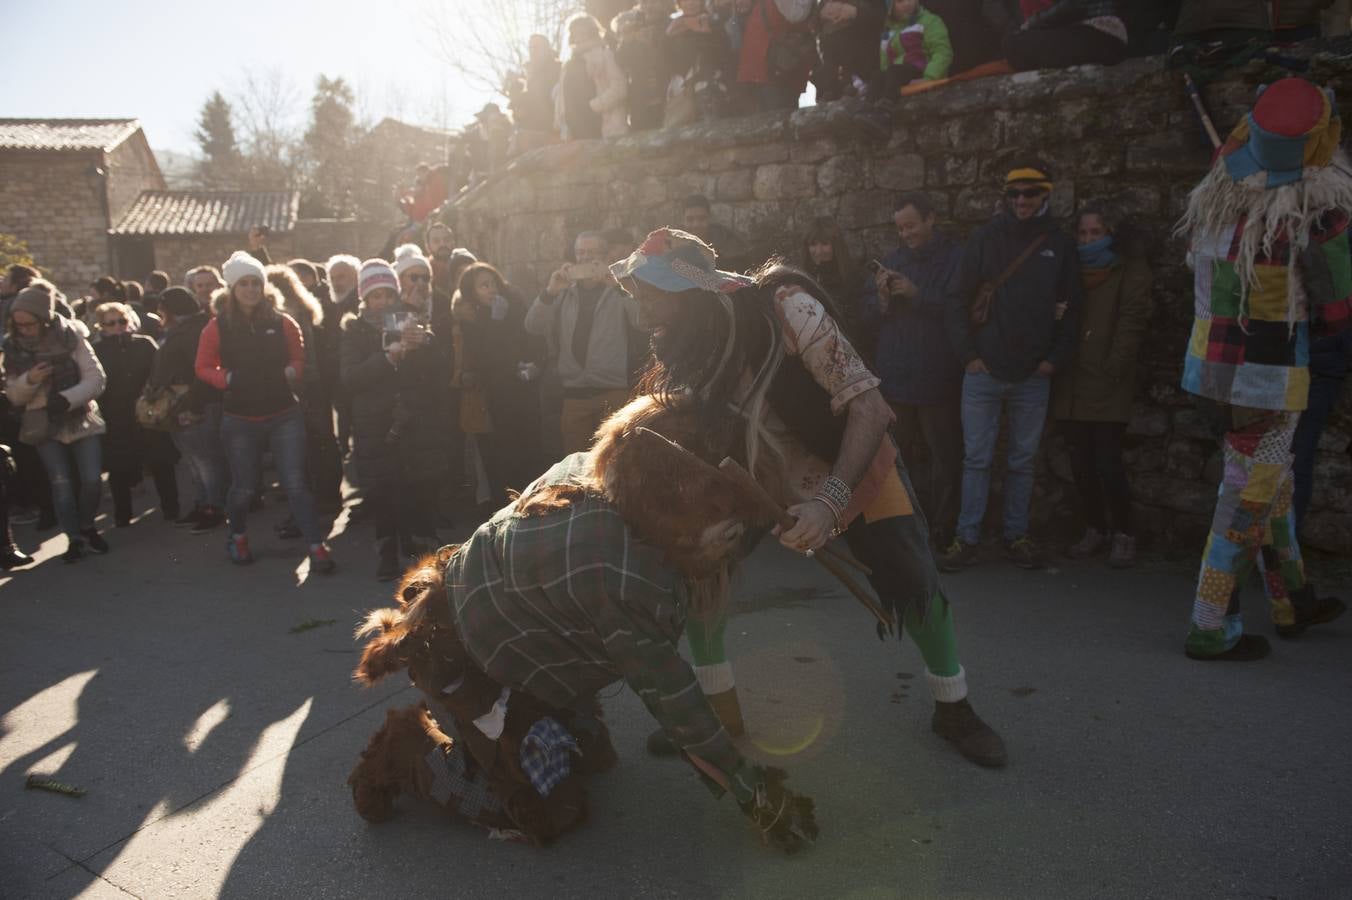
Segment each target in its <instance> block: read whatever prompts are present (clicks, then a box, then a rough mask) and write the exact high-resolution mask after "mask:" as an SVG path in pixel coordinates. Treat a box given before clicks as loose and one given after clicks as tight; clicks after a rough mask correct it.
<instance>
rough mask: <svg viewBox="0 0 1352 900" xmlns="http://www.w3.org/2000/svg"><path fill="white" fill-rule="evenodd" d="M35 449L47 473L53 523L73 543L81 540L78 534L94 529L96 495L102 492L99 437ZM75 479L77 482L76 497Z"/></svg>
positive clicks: (50, 443) (101, 440) (48, 444)
mask: <svg viewBox="0 0 1352 900" xmlns="http://www.w3.org/2000/svg"><path fill="white" fill-rule="evenodd" d="M37 449H38V456H40V457H42V465H43V468H45V469H46V470H47V480H48V481H50V482H51V485H52V502H53V504H54V505H55V506H56V521H57V522H58V523H60V525H61V530H62V531H64V532H65V533H66V537H68V538H70V539H71V540H73V541H77V540H83V538H82V537H81V536H80V532H81V531H88V530H89V529H91V528H93V527H94V516H95V515H97V514H98V511H99V494H100V493H101V492H102V490H103V481H102V479H103V438H102V436H100V435H94V436H92V437H87V438H82V439H81V440H78V441H76V442H74V443H73V444H63V443H61V442H60V441H43V442H42V443H41V444H39V445H38V448H37ZM77 478H78V479H79V482H80V487H79V493H78V495H77V493H76V488H75V481H76V479H77Z"/></svg>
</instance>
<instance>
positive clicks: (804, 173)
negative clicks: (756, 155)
mask: <svg viewBox="0 0 1352 900" xmlns="http://www.w3.org/2000/svg"><path fill="white" fill-rule="evenodd" d="M751 190H752V194H753V195H754V196H755V198H756V199H757V200H786V199H792V198H795V197H811V196H812V195H813V194H815V193H816V191H817V172H816V168H815V167H814V166H809V165H807V164H804V163H788V164H784V165H765V166H761V167H760V168H758V169H757V170H756V178H755V181H754V182H753V183H752V188H751Z"/></svg>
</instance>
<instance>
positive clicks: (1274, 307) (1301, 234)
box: [1179, 78, 1352, 661]
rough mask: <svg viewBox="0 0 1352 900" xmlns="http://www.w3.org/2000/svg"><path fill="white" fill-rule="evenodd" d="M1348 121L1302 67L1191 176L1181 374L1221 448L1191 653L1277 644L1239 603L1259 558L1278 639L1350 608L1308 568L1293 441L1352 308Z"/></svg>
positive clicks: (1224, 655)
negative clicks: (1319, 348)
mask: <svg viewBox="0 0 1352 900" xmlns="http://www.w3.org/2000/svg"><path fill="white" fill-rule="evenodd" d="M1339 135H1340V127H1339V120H1338V108H1337V106H1336V103H1335V101H1334V100H1333V98H1332V96H1331V95H1327V94H1325V93H1324V92H1323V91H1321V90H1320V89H1319V88H1317V87H1315V86H1314V85H1313V84H1310V83H1309V82H1308V81H1304V80H1302V79H1299V78H1286V79H1283V80H1282V81H1279V82H1277V83H1276V84H1273V85H1271V86H1270V87H1268V88H1267V89H1266V90H1264V91H1262V92H1261V93H1260V94H1259V98H1258V102H1257V103H1256V104H1255V105H1254V107H1253V110H1252V111H1251V112H1250V113H1249V115H1248V116H1246V117H1245V119H1244V121H1243V122H1241V123H1240V124H1239V126H1238V127H1237V128H1236V129H1235V130H1234V132H1233V133H1232V134H1231V135H1230V139H1229V140H1228V141H1227V142H1226V144H1225V146H1224V147H1222V148H1221V151H1220V153H1219V155H1218V156H1217V159H1216V162H1215V164H1214V165H1213V166H1212V168H1211V172H1210V173H1209V174H1208V175H1207V176H1206V178H1205V179H1203V181H1202V183H1201V184H1200V185H1198V186H1197V188H1196V189H1194V190H1193V192H1192V196H1191V197H1190V198H1189V201H1188V209H1187V213H1186V214H1185V215H1184V217H1183V220H1182V222H1181V223H1180V226H1179V231H1180V232H1181V233H1183V234H1186V235H1187V236H1188V237H1189V238H1190V240H1191V252H1190V261H1191V263H1192V265H1193V267H1194V269H1195V271H1196V279H1195V283H1196V318H1195V319H1194V321H1193V327H1192V339H1191V341H1190V343H1189V345H1188V353H1187V358H1186V360H1185V363H1184V370H1183V388H1184V390H1187V391H1188V392H1189V393H1192V394H1196V395H1197V396H1198V397H1201V398H1203V399H1202V408H1203V409H1204V410H1205V411H1206V412H1207V413H1208V414H1210V415H1213V416H1214V419H1215V421H1216V423H1217V425H1216V430H1217V432H1218V434H1223V438H1222V445H1223V451H1224V454H1225V469H1224V475H1223V476H1222V480H1221V485H1220V491H1219V496H1218V498H1217V501H1216V511H1215V514H1214V516H1213V518H1212V522H1211V535H1210V537H1209V538H1208V539H1207V544H1206V549H1205V550H1204V551H1203V554H1202V569H1201V574H1200V576H1199V577H1198V581H1197V594H1196V597H1195V598H1194V600H1193V606H1192V628H1191V630H1190V631H1189V633H1188V638H1187V641H1186V643H1185V647H1184V649H1185V652H1186V653H1187V655H1188V656H1189V657H1191V658H1193V659H1200V660H1240V661H1246V660H1254V659H1261V658H1262V657H1264V656H1266V655H1267V654H1268V652H1269V649H1270V648H1269V646H1268V642H1267V640H1266V639H1264V638H1263V637H1261V636H1259V635H1251V634H1245V633H1244V626H1243V623H1242V621H1241V619H1240V613H1239V588H1240V586H1241V585H1242V584H1243V581H1244V578H1245V576H1246V575H1247V574H1248V573H1249V572H1250V571H1252V568H1253V566H1254V565H1255V564H1257V566H1258V567H1259V569H1260V571H1261V572H1262V574H1263V587H1264V590H1265V591H1266V592H1267V597H1268V602H1269V604H1270V607H1271V613H1272V621H1273V623H1274V624H1275V625H1276V629H1277V633H1278V634H1279V635H1281V636H1282V637H1295V636H1296V635H1298V634H1300V633H1301V632H1303V631H1304V630H1305V629H1306V628H1307V627H1309V626H1310V625H1318V624H1321V623H1324V622H1329V621H1332V620H1333V619H1334V618H1337V617H1338V616H1339V615H1341V614H1342V612H1343V609H1344V606H1343V604H1342V603H1341V602H1340V601H1338V600H1337V599H1336V598H1324V599H1318V598H1316V597H1315V595H1314V591H1313V590H1312V589H1311V588H1310V586H1309V585H1308V584H1306V582H1305V572H1304V568H1303V566H1302V564H1301V558H1300V546H1299V544H1298V543H1297V540H1296V533H1295V527H1294V521H1293V519H1292V516H1291V497H1292V487H1293V479H1292V474H1291V453H1290V448H1291V438H1292V435H1293V434H1294V433H1295V430H1296V424H1297V422H1298V421H1299V419H1300V412H1301V410H1303V409H1305V406H1306V402H1307V397H1308V394H1309V384H1310V375H1309V369H1308V364H1309V352H1310V336H1311V333H1312V332H1313V334H1314V335H1315V336H1316V337H1324V336H1330V335H1335V334H1337V333H1338V332H1340V331H1342V330H1343V329H1345V328H1346V327H1348V325H1349V317H1350V315H1352V272H1350V271H1349V257H1348V234H1347V223H1348V213H1349V210H1352V170H1349V167H1348V159H1347V156H1346V154H1344V153H1343V151H1341V150H1340V149H1338V140H1339Z"/></svg>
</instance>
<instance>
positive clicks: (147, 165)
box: [103, 130, 166, 223]
mask: <svg viewBox="0 0 1352 900" xmlns="http://www.w3.org/2000/svg"><path fill="white" fill-rule="evenodd" d="M103 167H104V169H105V171H106V172H107V173H108V175H107V179H108V221H109V222H110V223H117V222H120V221H122V216H123V214H125V213H126V211H127V210H129V209H131V205H132V204H133V203H135V202H136V198H137V197H139V196H141V192H142V191H162V190H165V189H166V185H165V183H164V176H163V175H161V174H160V167H159V163H157V162H155V154H154V153H152V152H151V151H150V145H149V144H148V143H146V136H145V132H143V131H140V130H138V131H136V133H135V134H133V135H132V136H131V137H129V138H127V139H126V140H125V141H123V142H122V143H121V144H118V145H117V146H116V147H115V148H113V150H112V152H111V153H108V154H107V155H106V156H105V157H104V162H103Z"/></svg>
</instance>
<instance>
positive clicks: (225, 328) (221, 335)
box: [194, 251, 336, 575]
mask: <svg viewBox="0 0 1352 900" xmlns="http://www.w3.org/2000/svg"><path fill="white" fill-rule="evenodd" d="M221 274H223V275H224V276H225V283H226V287H225V289H224V290H222V291H219V292H218V293H217V294H216V296H215V298H214V301H213V302H214V305H215V312H216V317H215V318H214V319H212V320H211V321H210V322H209V323H207V325H206V327H205V328H203V329H202V336H201V339H200V340H199V341H198V345H197V358H196V360H195V362H194V370H195V372H196V374H197V377H198V378H200V379H201V380H202V381H204V382H206V383H207V384H208V385H209V386H211V387H214V388H216V389H217V390H219V391H223V392H224V395H225V396H224V400H223V401H222V419H221V435H220V437H221V443H223V444H224V445H225V452H226V460H227V462H228V463H229V466H230V491H229V493H228V494H227V496H226V516H227V518H228V519H229V523H230V536H229V538H228V540H227V542H226V550H227V553H228V555H229V557H230V559H231V560H232V561H233V562H235V563H236V564H239V565H244V564H247V563H251V562H253V554H252V553H251V552H250V550H249V539H248V531H247V528H248V516H249V503H250V501H251V500H252V499H253V493H254V488H255V486H256V485H257V484H258V478H259V474H260V471H261V467H262V463H263V451H264V450H266V449H269V448H270V449H271V450H272V456H273V459H274V460H275V462H276V464H277V473H278V475H279V476H280V479H281V482H282V489H283V490H284V491H286V499H287V503H288V504H289V505H290V507H291V514H292V516H294V517H295V520H296V524H297V526H298V527H299V528H300V530H301V534H302V535H303V536H304V538H305V541H306V543H307V544H308V546H309V554H308V556H309V562H310V571H311V573H314V574H320V575H327V574H331V573H332V572H333V571H334V569H335V568H336V565H335V563H334V561H333V557H332V555H331V554H330V552H329V548H328V546H327V544H325V542H324V541H325V538H326V537H327V535H328V526H327V524H325V523H323V522H321V521H320V518H319V515H318V513H317V512H316V510H315V502H314V496H313V495H312V494H311V493H310V488H309V485H308V481H307V478H306V473H305V419H304V416H303V414H302V412H301V408H300V402H299V399H298V398H297V396H296V392H297V390H298V389H299V387H300V384H301V379H302V378H304V376H305V340H304V338H303V336H302V334H301V330H300V326H299V325H297V324H296V321H295V319H293V318H291V317H290V316H288V315H287V314H286V313H285V312H283V311H282V309H281V299H280V297H279V296H278V293H277V290H276V289H275V288H274V287H272V286H271V285H270V284H268V283H267V280H266V279H267V272H266V271H265V269H264V267H263V264H262V263H260V262H259V261H258V260H257V259H255V258H254V257H252V256H250V255H249V254H247V253H244V252H242V251H240V252H236V253H234V254H233V255H232V256H231V257H230V258H229V259H228V260H226V262H225V265H223V266H222V267H221Z"/></svg>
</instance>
